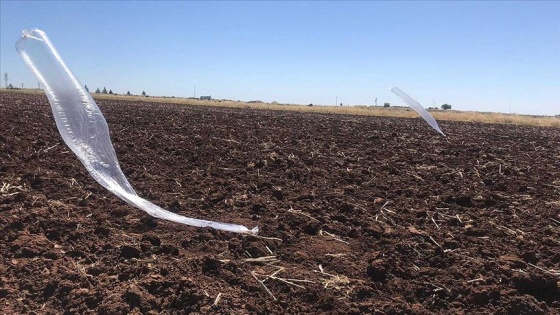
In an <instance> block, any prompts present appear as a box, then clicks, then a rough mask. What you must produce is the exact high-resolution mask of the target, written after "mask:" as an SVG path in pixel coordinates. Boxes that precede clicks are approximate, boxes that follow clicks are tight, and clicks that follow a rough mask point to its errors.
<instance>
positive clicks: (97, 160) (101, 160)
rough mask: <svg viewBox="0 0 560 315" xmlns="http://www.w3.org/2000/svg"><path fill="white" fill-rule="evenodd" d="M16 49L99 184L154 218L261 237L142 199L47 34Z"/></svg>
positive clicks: (31, 36) (27, 37) (28, 36)
mask: <svg viewBox="0 0 560 315" xmlns="http://www.w3.org/2000/svg"><path fill="white" fill-rule="evenodd" d="M16 49H17V51H18V52H19V54H20V55H21V57H22V58H23V60H24V61H25V63H26V64H27V65H28V66H29V68H31V70H32V71H33V73H34V74H35V76H36V77H37V79H38V80H39V81H40V82H41V84H42V86H43V87H44V90H45V93H46V95H47V97H48V99H49V103H50V104H51V108H52V112H53V116H54V119H55V121H56V126H57V127H58V131H59V132H60V135H61V136H62V139H63V140H64V142H65V143H66V144H67V145H68V147H69V148H70V149H71V150H72V152H74V154H76V156H77V157H78V158H79V159H80V161H81V162H82V164H83V165H84V166H85V167H86V169H87V170H88V172H89V173H90V175H91V176H92V177H93V178H94V179H95V180H96V181H97V182H98V183H99V184H101V185H102V186H103V187H105V188H107V189H108V190H109V191H110V192H112V193H113V194H115V195H117V196H118V197H119V198H121V199H122V200H124V201H126V202H127V203H129V204H131V205H133V206H136V207H138V208H140V209H142V210H144V211H146V212H147V213H148V214H150V215H152V216H154V217H156V218H160V219H165V220H169V221H173V222H177V223H182V224H187V225H192V226H197V227H211V228H214V229H217V230H223V231H229V232H235V233H252V234H256V233H257V232H258V228H254V229H252V230H249V229H248V228H246V227H245V226H242V225H237V224H229V223H221V222H214V221H207V220H199V219H193V218H188V217H184V216H181V215H177V214H175V213H173V212H169V211H167V210H164V209H162V208H160V207H158V206H157V205H155V204H153V203H151V202H149V201H147V200H145V199H143V198H141V197H139V196H138V195H137V194H136V192H135V191H134V189H133V188H132V186H131V185H130V183H129V182H128V180H127V179H126V177H125V175H124V174H123V172H122V170H121V168H120V166H119V161H118V160H117V155H116V154H115V149H114V148H113V144H112V143H111V139H110V137H109V127H108V126H107V122H106V121H105V118H104V117H103V114H102V113H101V111H100V110H99V107H97V104H96V103H95V101H94V100H93V98H92V97H91V95H90V94H89V93H88V92H87V91H86V90H85V89H84V88H83V85H82V84H81V83H80V82H79V81H78V79H77V78H76V77H75V76H74V74H73V73H72V71H71V70H70V69H69V68H68V66H66V64H65V63H64V61H63V60H62V58H61V57H60V55H59V54H58V52H57V51H56V49H55V48H54V46H53V45H52V43H51V42H50V40H49V39H48V37H47V35H46V34H45V32H43V31H41V30H38V29H34V30H31V31H28V30H24V31H23V35H22V37H21V38H20V39H19V40H18V41H17V43H16Z"/></svg>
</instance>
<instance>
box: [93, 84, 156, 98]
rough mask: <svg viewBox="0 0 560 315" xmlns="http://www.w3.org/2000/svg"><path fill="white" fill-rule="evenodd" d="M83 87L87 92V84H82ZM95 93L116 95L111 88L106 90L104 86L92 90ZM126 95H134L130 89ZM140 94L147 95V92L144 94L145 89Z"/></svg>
mask: <svg viewBox="0 0 560 315" xmlns="http://www.w3.org/2000/svg"><path fill="white" fill-rule="evenodd" d="M84 88H85V89H86V91H88V92H89V88H88V86H87V85H84ZM94 93H95V94H115V95H118V94H117V93H113V91H112V90H109V91H107V88H106V87H103V90H100V89H99V88H97V89H96V90H95V92H94ZM126 95H134V94H132V93H130V91H126ZM142 96H148V94H146V91H142Z"/></svg>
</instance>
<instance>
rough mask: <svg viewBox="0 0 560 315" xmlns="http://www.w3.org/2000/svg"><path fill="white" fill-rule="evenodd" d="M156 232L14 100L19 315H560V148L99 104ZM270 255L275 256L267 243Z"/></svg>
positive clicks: (7, 150) (480, 128)
mask: <svg viewBox="0 0 560 315" xmlns="http://www.w3.org/2000/svg"><path fill="white" fill-rule="evenodd" d="M98 104H99V106H100V107H101V110H102V111H103V112H104V115H105V118H106V119H107V122H108V124H109V128H110V130H111V134H112V140H113V143H114V145H115V149H116V152H117V155H118V157H119V160H120V163H121V167H122V168H123V171H124V172H125V174H126V175H127V176H128V178H129V180H130V182H131V184H132V185H133V186H134V187H135V188H136V190H137V192H138V194H139V195H141V196H143V197H145V198H147V199H148V200H150V201H153V202H154V203H156V204H158V205H161V206H162V207H164V208H166V209H169V210H171V211H173V212H176V213H180V214H183V215H186V216H192V217H196V218H203V219H212V220H218V221H225V222H233V223H239V224H244V225H246V226H248V227H249V228H252V227H254V226H258V227H259V228H260V233H259V236H260V237H254V236H247V235H238V234H233V233H227V232H220V231H215V230H211V229H197V228H192V227H188V226H183V225H179V224H175V223H171V222H167V221H162V220H157V219H152V218H151V217H149V216H148V215H147V214H145V213H144V212H143V211H141V210H139V209H136V208H133V207H131V206H129V205H127V204H125V203H124V202H122V201H120V200H119V199H118V198H116V197H115V196H113V195H112V194H110V193H109V192H108V191H106V190H105V189H103V188H102V187H101V186H100V185H98V184H97V183H96V182H94V180H93V179H92V178H91V177H90V176H89V175H88V173H87V172H86V170H85V168H84V167H83V166H82V165H81V163H80V162H79V160H78V159H77V158H76V157H75V156H74V154H73V153H72V152H70V151H69V149H68V148H67V147H66V145H65V144H64V143H63V142H62V140H61V137H60V135H59V134H58V131H57V129H56V126H55V123H54V120H53V118H52V113H51V111H50V106H49V105H48V102H47V100H46V97H44V96H34V95H24V94H17V93H5V92H4V93H0V162H1V164H0V184H1V186H0V187H1V190H0V228H1V232H0V253H1V254H2V256H1V258H0V313H5V314H15V313H17V314H23V313H35V314H62V313H64V311H67V312H66V313H68V314H71V313H80V314H88V313H93V314H97V313H101V314H140V313H143V314H159V313H164V314H165V313H192V314H195V313H217V314H318V313H325V314H363V313H370V314H519V315H521V314H560V288H559V287H560V215H559V213H560V130H559V129H553V128H537V127H525V126H513V125H492V124H478V123H458V122H445V121H444V122H440V126H441V127H442V129H443V130H444V132H446V133H447V134H448V135H449V136H448V138H444V137H441V136H439V135H438V134H437V133H436V132H435V131H433V130H431V129H430V127H429V126H428V125H427V124H426V123H425V122H424V121H422V120H421V119H419V118H417V119H395V118H378V117H358V116H342V115H325V114H306V113H301V112H300V113H298V112H280V111H278V112H277V111H266V110H253V109H226V108H210V107H193V106H177V105H166V104H155V103H131V102H125V101H107V100H102V101H99V102H98ZM265 237H266V238H265Z"/></svg>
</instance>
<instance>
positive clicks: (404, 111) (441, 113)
mask: <svg viewBox="0 0 560 315" xmlns="http://www.w3.org/2000/svg"><path fill="white" fill-rule="evenodd" d="M5 91H12V92H15V93H32V94H37V93H39V94H42V93H43V92H42V90H37V89H24V90H19V89H18V90H5ZM92 96H93V98H94V99H101V100H102V99H112V100H128V101H141V102H161V103H169V104H185V105H199V106H219V107H234V108H254V109H269V110H289V111H302V112H316V113H327V114H346V115H363V116H387V117H408V118H411V117H416V116H418V115H417V114H416V112H414V111H412V110H410V109H409V108H408V107H389V108H386V107H379V106H341V107H340V106H303V105H297V104H278V103H264V102H260V101H256V102H241V101H232V100H199V99H193V98H180V97H158V96H146V97H144V96H135V95H130V96H129V95H117V94H92ZM430 113H431V114H432V116H434V118H435V119H437V120H449V121H471V122H482V123H498V124H516V125H528V126H540V127H556V128H560V116H558V115H557V116H534V115H518V114H503V113H490V112H470V111H457V110H430Z"/></svg>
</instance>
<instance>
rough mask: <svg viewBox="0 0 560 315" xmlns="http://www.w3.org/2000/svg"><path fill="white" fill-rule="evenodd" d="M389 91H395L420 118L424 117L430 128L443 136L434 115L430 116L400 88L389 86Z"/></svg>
mask: <svg viewBox="0 0 560 315" xmlns="http://www.w3.org/2000/svg"><path fill="white" fill-rule="evenodd" d="M391 92H393V93H395V95H397V96H398V97H400V98H401V99H402V100H403V101H405V103H407V104H408V106H410V107H411V108H412V109H414V110H415V111H416V112H417V113H418V114H420V116H422V118H424V120H425V121H426V122H427V123H428V124H429V125H430V126H432V128H434V129H435V130H436V131H438V132H439V133H441V134H442V135H443V136H445V134H444V133H443V131H441V129H439V126H438V123H437V122H436V120H435V119H434V117H432V115H430V113H428V111H427V110H426V109H425V108H424V107H423V106H422V105H420V103H418V102H417V101H415V100H414V99H413V98H412V97H410V96H409V95H408V94H406V93H405V92H403V91H402V90H401V89H399V88H398V87H396V86H395V87H393V88H391Z"/></svg>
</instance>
